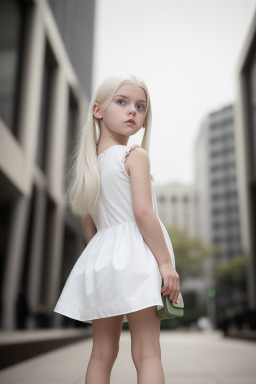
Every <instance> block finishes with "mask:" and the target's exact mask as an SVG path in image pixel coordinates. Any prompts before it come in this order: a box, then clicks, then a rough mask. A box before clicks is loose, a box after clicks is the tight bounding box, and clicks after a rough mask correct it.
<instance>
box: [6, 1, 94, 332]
mask: <svg viewBox="0 0 256 384" xmlns="http://www.w3.org/2000/svg"><path fill="white" fill-rule="evenodd" d="M49 3H50V5H49ZM49 3H48V2H47V1H46V0H26V1H15V0H2V1H1V2H0V36H1V37H0V84H1V85H0V183H1V188H0V207H1V219H0V231H1V243H0V244H1V248H0V263H1V268H0V270H1V272H0V302H1V311H0V313H1V327H2V328H3V329H15V328H17V327H19V328H36V327H38V326H39V325H38V323H36V321H35V314H36V313H39V314H40V313H41V314H42V315H46V316H47V315H50V316H52V319H53V322H51V323H50V324H51V326H60V325H64V324H66V323H65V322H66V321H67V320H66V319H65V318H64V317H61V316H58V315H57V314H53V308H54V305H55V303H56V300H57V298H58V296H59V294H60V291H61V289H62V287H63V284H64V282H65V280H66V277H67V274H68V273H69V271H70V269H71V266H72V265H73V264H74V262H75V261H76V260H75V259H76V258H77V255H78V254H79V253H80V251H81V250H82V249H83V248H84V246H85V240H84V235H83V223H82V221H81V220H79V219H77V218H75V217H74V216H73V215H70V213H69V212H68V211H67V209H66V206H65V203H64V193H65V176H66V173H67V170H68V169H69V157H70V154H71V152H72V150H73V148H74V141H75V138H76V136H77V133H78V130H79V129H80V127H81V126H82V124H84V121H85V116H86V112H87V108H88V102H89V99H90V94H91V71H92V46H93V27H94V1H93V0H88V1H83V0H75V1H72V2H69V1H62V0H56V1H53V0H51V1H49ZM71 4H72V5H71ZM71 6H72V12H71V10H70V7H71ZM74 42H75V43H76V44H74ZM82 44H83V45H82ZM26 302H27V305H26ZM27 307H28V308H27ZM28 311H29V314H28V316H27V318H26V314H27V312H28Z"/></svg>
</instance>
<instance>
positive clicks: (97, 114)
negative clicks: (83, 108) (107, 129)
mask: <svg viewBox="0 0 256 384" xmlns="http://www.w3.org/2000/svg"><path fill="white" fill-rule="evenodd" d="M93 116H94V117H96V119H102V113H101V108H100V105H99V104H98V103H95V104H94V106H93Z"/></svg>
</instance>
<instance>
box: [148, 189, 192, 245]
mask: <svg viewBox="0 0 256 384" xmlns="http://www.w3.org/2000/svg"><path fill="white" fill-rule="evenodd" d="M154 190H155V194H156V199H157V205H158V214H159V217H160V218H161V220H162V222H163V223H164V225H165V226H167V227H176V228H178V229H179V230H180V231H182V232H183V233H184V235H186V236H188V237H190V238H193V237H197V236H198V235H199V232H198V231H199V222H198V219H199V215H198V198H197V195H196V190H195V187H194V186H192V185H185V184H178V183H168V184H164V185H161V184H159V185H155V186H154Z"/></svg>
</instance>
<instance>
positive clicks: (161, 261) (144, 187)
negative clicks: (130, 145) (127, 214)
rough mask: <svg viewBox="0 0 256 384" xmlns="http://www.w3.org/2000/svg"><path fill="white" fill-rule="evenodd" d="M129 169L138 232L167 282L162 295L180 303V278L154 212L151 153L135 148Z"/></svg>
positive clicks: (131, 153) (128, 163)
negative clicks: (149, 155)
mask: <svg viewBox="0 0 256 384" xmlns="http://www.w3.org/2000/svg"><path fill="white" fill-rule="evenodd" d="M126 163H127V167H128V170H129V174H130V180H131V193H132V201H133V210H134V216H135V218H136V222H137V225H138V228H139V230H140V232H141V234H142V236H143V238H144V240H145V242H146V243H147V244H148V246H149V248H150V249H151V251H152V253H153V255H154V256H155V258H156V261H157V263H158V266H159V271H160V274H161V276H162V278H163V280H164V286H163V288H162V292H165V294H166V295H169V296H170V300H172V299H177V298H178V294H179V288H180V287H179V275H178V273H177V272H176V270H175V268H174V266H173V265H172V262H171V259H170V254H169V250H168V248H167V245H166V242H165V239H164V234H163V231H162V227H161V225H160V223H159V220H158V218H157V216H156V214H155V212H154V210H153V205H152V195H151V184H150V163H149V157H148V153H147V152H146V151H145V150H144V149H143V148H135V149H133V150H132V151H130V153H129V155H128V156H127V160H126Z"/></svg>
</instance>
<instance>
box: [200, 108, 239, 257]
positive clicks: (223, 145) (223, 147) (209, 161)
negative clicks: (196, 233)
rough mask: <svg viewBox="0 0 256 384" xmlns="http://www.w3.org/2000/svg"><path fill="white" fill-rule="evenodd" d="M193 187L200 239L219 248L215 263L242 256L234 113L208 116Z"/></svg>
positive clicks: (201, 136)
mask: <svg viewBox="0 0 256 384" xmlns="http://www.w3.org/2000/svg"><path fill="white" fill-rule="evenodd" d="M195 184H196V188H197V192H198V196H199V201H200V208H199V215H200V237H201V239H202V241H203V242H204V243H205V244H206V245H209V246H211V245H214V246H218V247H219V248H220V251H219V253H218V254H217V255H216V256H215V258H216V259H217V260H227V259H228V258H229V257H231V256H232V255H234V254H237V253H240V252H241V236H240V219H239V207H238V185H237V155H236V148H235V134H234V109H233V106H227V107H224V108H222V109H221V110H219V111H215V112H212V113H211V114H210V115H209V116H207V117H206V118H205V119H204V121H203V123H202V126H201V128H200V130H199V134H198V137H197V140H196V145H195Z"/></svg>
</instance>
